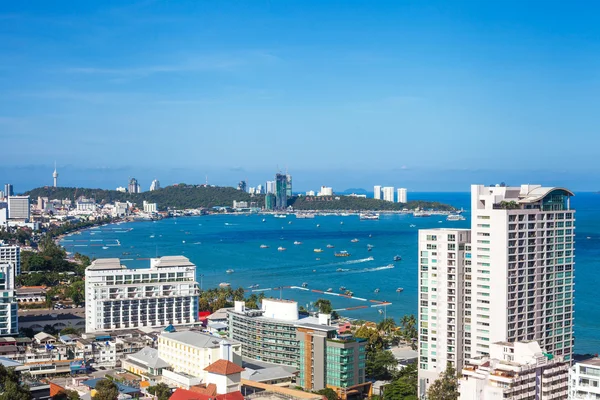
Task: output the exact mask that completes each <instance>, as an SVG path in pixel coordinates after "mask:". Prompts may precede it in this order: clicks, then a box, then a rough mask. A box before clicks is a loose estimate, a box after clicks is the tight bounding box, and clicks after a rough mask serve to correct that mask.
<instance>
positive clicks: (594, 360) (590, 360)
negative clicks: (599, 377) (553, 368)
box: [577, 357, 600, 367]
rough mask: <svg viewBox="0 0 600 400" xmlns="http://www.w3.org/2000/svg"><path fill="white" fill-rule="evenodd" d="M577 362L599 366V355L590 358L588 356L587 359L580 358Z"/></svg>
mask: <svg viewBox="0 0 600 400" xmlns="http://www.w3.org/2000/svg"><path fill="white" fill-rule="evenodd" d="M577 364H586V365H593V366H595V367H600V357H592V358H588V359H587V360H581V361H579V362H577Z"/></svg>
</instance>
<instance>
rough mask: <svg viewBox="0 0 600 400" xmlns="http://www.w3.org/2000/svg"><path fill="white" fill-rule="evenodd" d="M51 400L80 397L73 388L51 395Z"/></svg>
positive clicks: (76, 399) (77, 399)
mask: <svg viewBox="0 0 600 400" xmlns="http://www.w3.org/2000/svg"><path fill="white" fill-rule="evenodd" d="M52 400H81V397H79V393H77V392H76V391H74V390H66V391H64V392H60V393H58V394H55V395H54V396H52Z"/></svg>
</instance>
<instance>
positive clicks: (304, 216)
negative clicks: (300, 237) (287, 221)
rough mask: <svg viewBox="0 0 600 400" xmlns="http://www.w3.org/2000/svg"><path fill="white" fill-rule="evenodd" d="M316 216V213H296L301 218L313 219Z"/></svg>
mask: <svg viewBox="0 0 600 400" xmlns="http://www.w3.org/2000/svg"><path fill="white" fill-rule="evenodd" d="M314 217H315V214H309V213H296V218H299V219H313V218H314Z"/></svg>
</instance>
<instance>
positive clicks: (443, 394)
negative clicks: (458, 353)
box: [427, 362, 459, 400]
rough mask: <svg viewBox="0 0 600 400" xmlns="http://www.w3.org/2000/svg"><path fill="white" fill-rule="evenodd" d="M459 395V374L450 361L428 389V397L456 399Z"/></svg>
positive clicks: (431, 399)
mask: <svg viewBox="0 0 600 400" xmlns="http://www.w3.org/2000/svg"><path fill="white" fill-rule="evenodd" d="M458 395H459V392H458V376H457V375H456V370H455V369H454V367H452V364H451V363H449V362H448V364H446V369H445V370H444V372H443V373H442V375H441V376H440V377H439V378H438V379H436V380H435V381H434V382H433V383H432V384H431V386H430V387H429V390H427V398H428V399H429V400H456V399H458Z"/></svg>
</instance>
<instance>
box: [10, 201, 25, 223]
mask: <svg viewBox="0 0 600 400" xmlns="http://www.w3.org/2000/svg"><path fill="white" fill-rule="evenodd" d="M29 217H30V207H29V196H9V197H8V218H10V219H22V220H26V221H28V220H29Z"/></svg>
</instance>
